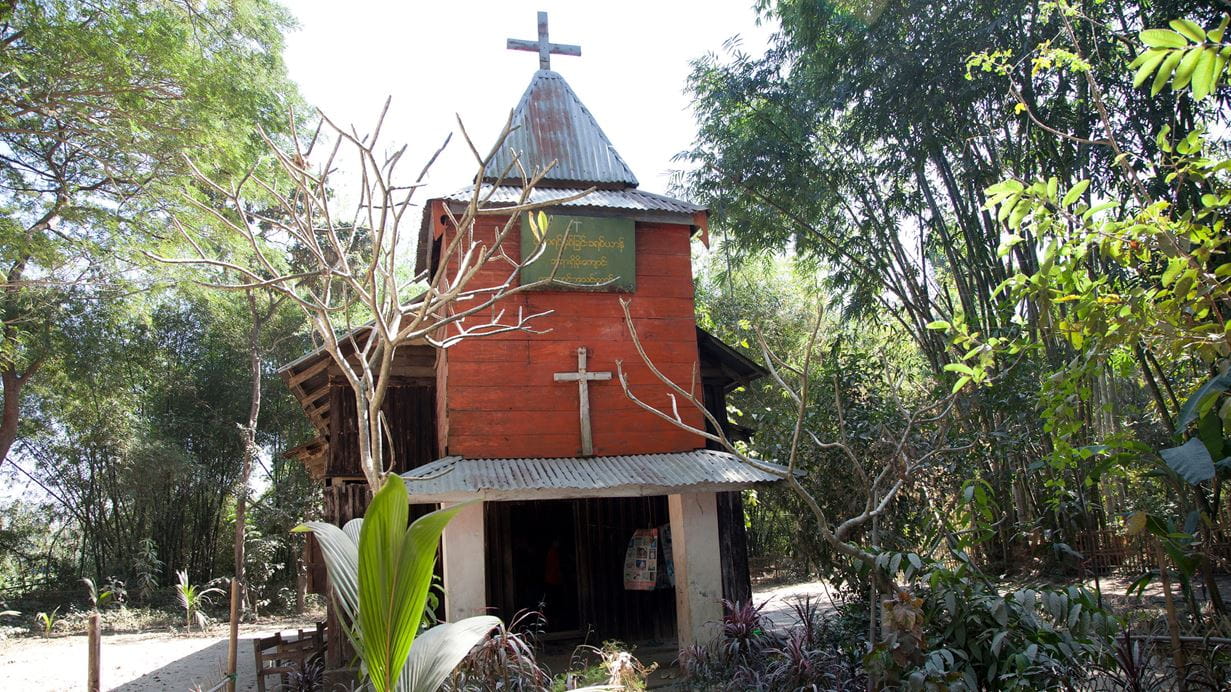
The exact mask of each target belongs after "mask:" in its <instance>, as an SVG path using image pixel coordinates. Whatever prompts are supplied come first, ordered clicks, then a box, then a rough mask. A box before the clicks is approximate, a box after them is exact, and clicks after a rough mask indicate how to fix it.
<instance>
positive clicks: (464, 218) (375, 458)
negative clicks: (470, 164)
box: [157, 101, 586, 491]
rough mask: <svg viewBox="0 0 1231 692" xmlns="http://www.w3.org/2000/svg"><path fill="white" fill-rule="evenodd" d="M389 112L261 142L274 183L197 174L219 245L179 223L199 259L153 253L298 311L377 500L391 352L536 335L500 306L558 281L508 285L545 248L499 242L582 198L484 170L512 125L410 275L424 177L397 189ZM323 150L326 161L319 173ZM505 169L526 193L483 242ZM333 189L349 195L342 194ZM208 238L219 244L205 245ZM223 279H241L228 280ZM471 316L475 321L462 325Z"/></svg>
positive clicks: (516, 166) (521, 174)
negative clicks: (339, 386) (544, 195)
mask: <svg viewBox="0 0 1231 692" xmlns="http://www.w3.org/2000/svg"><path fill="white" fill-rule="evenodd" d="M388 107H389V103H388V101H386V103H385V109H384V110H383V111H382V112H381V115H380V118H379V119H378V120H377V123H376V126H375V128H374V129H373V132H372V134H371V135H369V136H365V137H360V136H359V135H357V134H353V133H352V132H349V131H347V130H346V129H344V128H342V127H338V126H337V125H335V124H334V123H332V122H331V121H330V120H329V119H328V118H326V117H324V116H322V123H321V126H320V129H318V131H317V134H316V135H314V136H312V137H311V138H310V139H309V140H308V142H309V144H307V145H305V143H304V142H303V141H301V140H300V139H299V138H297V137H292V138H291V141H290V143H289V144H288V145H287V146H288V147H289V148H288V149H282V148H280V147H279V146H278V145H277V144H276V143H275V142H274V141H273V140H272V139H267V140H266V142H267V145H268V146H269V147H270V151H271V152H272V153H273V155H274V157H275V158H276V160H277V163H278V169H277V171H276V173H275V174H274V175H268V176H262V175H260V174H259V173H258V172H257V171H254V170H253V171H249V172H248V173H247V174H245V175H243V176H242V177H239V178H237V179H236V180H234V181H227V182H223V181H215V180H212V179H210V178H209V177H208V175H207V174H206V173H205V172H204V171H201V170H199V169H198V170H197V174H198V180H199V181H200V182H201V183H202V184H203V185H205V186H206V187H207V188H208V189H209V190H211V192H212V194H213V195H215V198H216V199H217V200H221V203H219V204H216V205H215V204H211V203H210V202H206V201H199V200H198V201H195V204H196V205H197V207H198V208H199V209H200V210H201V211H203V212H205V213H207V214H209V215H210V217H211V221H212V222H213V223H214V224H216V228H215V229H213V231H214V235H212V236H209V235H207V236H206V237H205V238H204V239H202V238H201V234H200V231H201V229H192V228H190V227H189V225H188V224H186V223H185V222H184V221H183V220H180V219H176V220H175V225H176V228H177V229H178V230H179V232H180V234H181V236H182V237H183V238H184V239H185V240H186V241H187V243H188V244H189V245H190V246H191V248H192V250H193V252H194V254H193V256H190V257H183V258H167V257H161V256H159V257H157V259H159V260H160V261H163V262H167V263H171V264H180V265H189V266H195V267H198V268H203V269H205V270H209V271H213V272H215V274H216V278H215V279H214V280H212V282H211V283H210V285H212V286H213V287H215V288H218V289H221V290H232V291H249V290H254V289H260V290H264V291H269V292H272V293H273V294H275V295H277V296H279V297H282V298H285V299H286V300H287V302H288V304H290V305H294V306H297V307H299V308H300V309H301V310H302V311H303V314H304V315H305V317H306V319H307V320H308V322H309V324H310V325H311V327H312V331H313V334H314V335H315V337H316V338H317V339H318V340H319V341H320V343H321V347H322V348H323V349H324V350H325V351H326V352H327V353H328V354H329V355H330V357H331V359H332V362H333V364H334V365H335V366H336V367H337V368H338V370H339V371H340V372H341V373H342V375H343V376H344V378H345V379H346V381H347V382H348V384H349V385H350V387H351V389H352V391H353V392H354V396H355V405H356V410H357V415H358V419H359V420H358V449H359V462H360V468H362V469H363V472H364V475H365V477H366V478H367V481H368V484H369V486H371V488H372V489H373V491H375V490H376V489H378V488H380V486H381V485H382V484H383V482H384V478H385V475H386V472H385V462H384V444H383V440H384V435H385V430H386V424H385V421H384V414H383V413H382V410H381V409H382V406H383V404H384V396H385V390H386V387H387V385H388V382H389V374H390V372H391V369H392V367H393V363H394V358H395V355H396V352H397V349H398V348H399V347H401V346H403V345H406V344H410V343H414V342H416V341H418V342H427V343H432V344H433V345H436V346H439V347H441V348H447V347H448V346H449V345H451V344H453V343H457V342H458V341H461V340H462V339H469V338H479V337H482V336H487V335H491V334H498V333H502V332H508V331H518V330H528V329H531V327H532V323H533V320H534V318H535V317H538V316H539V315H526V314H524V313H522V312H521V311H519V312H518V314H517V315H516V316H506V315H505V311H504V310H502V309H499V306H498V305H497V303H499V301H501V300H502V299H504V298H506V297H508V296H511V295H515V294H517V293H521V292H523V291H528V290H533V289H535V288H538V287H540V286H544V285H547V284H548V283H550V282H551V281H552V280H553V277H554V271H553V272H551V273H550V274H549V275H548V276H547V277H545V278H543V279H541V280H538V281H533V282H525V283H518V282H517V281H516V278H517V276H518V274H519V272H520V270H521V268H522V267H524V266H526V265H527V264H530V263H531V262H534V261H536V260H537V259H538V258H539V257H541V256H542V255H543V253H544V252H545V251H546V249H547V246H546V243H544V242H540V243H539V244H538V247H537V249H536V250H535V251H534V252H533V253H531V254H530V256H528V257H524V258H522V259H521V261H515V260H513V259H511V258H510V256H509V254H508V253H507V252H506V251H505V243H509V242H520V241H519V240H517V236H516V234H515V231H516V229H518V228H519V225H518V224H519V220H520V217H521V215H522V214H524V213H529V212H535V211H537V210H539V209H542V208H544V207H547V206H552V205H556V204H561V203H563V202H565V201H570V200H572V199H577V198H578V197H580V196H582V195H584V194H586V192H582V193H578V194H575V195H572V196H569V197H564V198H560V199H555V200H551V201H548V202H539V203H532V202H530V201H529V199H530V193H531V191H533V189H534V186H535V185H537V184H538V182H539V181H540V180H542V179H543V177H544V176H545V175H547V173H548V171H549V169H548V170H537V171H534V172H533V173H532V174H531V173H528V172H526V171H525V170H524V169H522V167H521V166H520V163H519V162H517V161H516V159H515V160H514V161H513V163H512V164H511V165H510V167H509V168H508V169H506V170H503V171H489V166H490V163H491V160H492V158H493V157H494V155H495V154H496V153H497V152H498V151H499V150H500V148H501V147H502V146H503V145H504V141H505V138H506V137H507V135H508V133H509V127H510V126H509V125H508V124H506V125H505V129H504V131H503V132H502V133H501V135H500V137H499V138H498V139H497V141H496V144H495V146H494V147H493V148H492V150H491V153H489V154H488V155H486V156H483V155H480V154H479V153H478V151H477V150H476V149H474V147H473V145H471V146H470V150H471V152H472V153H473V154H474V156H475V160H476V162H477V164H478V168H479V170H478V173H477V175H476V178H475V179H476V180H483V179H485V176H489V175H491V174H495V176H496V179H497V182H496V183H494V184H492V185H489V186H476V187H475V190H474V193H473V195H472V197H471V199H470V201H469V203H468V204H467V206H466V209H465V210H464V211H463V212H462V214H461V215H454V214H453V213H452V212H451V211H448V210H446V214H447V216H448V224H449V227H450V233H449V237H448V238H447V240H446V241H445V243H444V245H443V246H442V248H441V250H440V253H439V258H440V261H439V264H438V266H436V267H435V268H434V269H432V270H427V269H425V270H424V271H423V272H421V273H419V274H418V275H414V276H407V275H406V272H404V270H403V264H404V262H403V258H404V255H403V254H402V251H403V240H402V238H403V236H402V231H403V223H404V220H405V219H406V217H407V214H408V213H410V212H411V210H413V209H415V207H414V205H413V204H412V202H413V201H414V192H415V190H416V189H417V188H418V187H419V185H420V183H421V181H422V179H423V176H424V174H426V172H427V167H425V168H424V169H423V172H421V173H420V174H419V177H418V178H417V179H416V180H415V181H414V182H413V183H410V184H405V183H403V182H402V181H400V180H399V175H400V171H399V168H398V165H399V163H401V160H402V155H403V153H404V152H405V148H404V147H403V148H401V149H397V150H394V151H392V152H391V153H389V154H387V155H384V156H382V155H380V154H378V153H377V152H378V151H379V150H378V148H377V147H378V146H379V145H378V141H379V135H380V130H381V124H382V123H383V121H384V117H385V114H386V113H387V111H388ZM322 132H323V134H322ZM464 133H465V131H464V129H463V134H464ZM447 143H448V140H446V144H447ZM467 143H468V144H469V139H468V138H467ZM317 146H320V147H323V148H324V151H325V153H324V154H323V155H320V156H319V161H320V163H319V164H317V165H316V167H315V168H314V169H313V168H312V166H313V164H312V161H313V153H314V148H315V147H317ZM442 148H443V147H442ZM315 151H317V152H319V151H321V150H320V149H315ZM437 155H439V151H438V152H437ZM434 159H435V156H433V159H432V160H434ZM348 165H349V166H353V170H354V173H353V176H354V179H355V180H357V184H356V185H354V186H347V185H345V184H344V183H342V182H339V179H340V177H341V176H340V174H339V172H338V171H339V170H340V168H339V167H340V166H348ZM430 165H431V161H429V162H428V166H430ZM511 172H512V173H514V174H516V180H517V182H520V184H521V187H522V190H521V194H520V197H519V199H518V200H517V201H516V202H515V203H513V204H511V205H501V206H500V207H499V213H500V214H502V215H504V214H507V215H508V217H507V220H506V221H505V222H504V223H503V224H502V225H501V226H499V227H497V228H496V229H495V230H494V231H492V232H491V234H490V235H488V234H487V231H485V230H479V229H478V227H477V222H478V220H479V218H480V216H481V215H483V214H485V213H490V212H491V209H490V208H489V204H488V202H489V198H490V197H491V195H492V193H493V192H494V190H495V188H496V187H497V186H499V185H500V184H501V182H503V181H504V180H505V179H506V177H507V176H509V175H510V173H511ZM335 186H336V187H335ZM339 190H343V191H344V192H342V193H341V195H339ZM346 194H350V195H351V196H352V198H353V199H354V205H353V207H352V208H351V211H350V212H349V213H342V212H341V211H340V210H339V209H338V206H339V203H338V202H337V201H336V200H335V195H338V196H342V195H346ZM254 196H255V197H257V198H263V199H268V200H270V204H272V208H271V209H269V210H258V209H255V208H253V206H252V204H251V203H250V201H249V200H250V199H251V198H253V197H254ZM546 222H547V221H546V217H545V216H543V215H541V214H539V215H534V214H531V215H530V224H531V226H532V229H536V228H539V227H545V226H544V224H545V223H546ZM532 229H528V230H532ZM208 232H209V231H208V230H207V233H208ZM219 232H220V235H219ZM543 237H545V236H543ZM235 240H238V241H239V243H240V244H241V245H242V246H243V247H244V249H245V254H244V255H242V256H231V255H229V254H228V251H226V250H222V249H220V247H225V244H226V243H228V242H233V241H235ZM216 242H221V243H223V245H221V246H220V245H217V244H213V245H211V244H210V243H216ZM561 248H563V246H561ZM493 271H494V272H496V274H497V278H496V279H494V280H491V281H489V279H490V278H491V277H490V275H489V276H484V277H483V278H482V279H481V280H476V277H479V276H481V275H482V274H483V273H484V272H493ZM219 273H221V274H219ZM227 273H229V274H232V275H234V276H235V277H236V280H235V281H227V280H226V277H225V275H226V274H227ZM472 317H474V318H475V319H476V320H477V322H476V321H470V322H468V321H467V320H468V319H469V318H472Z"/></svg>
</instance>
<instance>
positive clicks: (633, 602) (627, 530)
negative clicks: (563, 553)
mask: <svg viewBox="0 0 1231 692" xmlns="http://www.w3.org/2000/svg"><path fill="white" fill-rule="evenodd" d="M575 502H576V508H575V510H574V512H575V514H574V520H575V522H576V535H577V564H578V572H579V576H580V579H581V584H580V596H581V617H582V622H588V623H590V624H591V625H592V626H593V627H594V635H595V636H594V637H592V642H593V643H598V642H601V641H603V640H604V639H609V638H613V637H614V638H617V639H622V640H624V641H642V642H644V641H651V640H657V641H670V640H672V639H674V638H675V625H676V622H675V590H674V589H657V590H654V591H627V590H625V589H624V555H625V553H626V551H627V550H628V540H629V538H631V537H632V535H633V531H635V530H637V529H648V528H656V527H659V526H662V525H664V524H666V523H668V522H669V521H670V517H669V516H668V514H667V498H666V496H663V495H658V496H654V497H613V498H595V499H586V500H575Z"/></svg>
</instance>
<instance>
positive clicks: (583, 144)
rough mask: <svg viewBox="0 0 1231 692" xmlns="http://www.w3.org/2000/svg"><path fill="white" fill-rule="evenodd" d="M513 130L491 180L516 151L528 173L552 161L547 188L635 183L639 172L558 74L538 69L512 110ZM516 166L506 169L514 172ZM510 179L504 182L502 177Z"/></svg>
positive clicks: (491, 175) (630, 185)
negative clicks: (621, 153) (504, 179)
mask: <svg viewBox="0 0 1231 692" xmlns="http://www.w3.org/2000/svg"><path fill="white" fill-rule="evenodd" d="M513 126H514V127H515V128H516V129H514V130H513V132H512V133H511V134H510V135H509V137H508V139H507V140H506V141H505V145H504V147H503V148H502V149H501V151H500V152H498V153H497V154H496V157H495V159H494V160H493V161H492V165H491V167H490V168H489V169H488V173H489V174H490V175H489V177H487V178H484V180H486V181H487V182H492V181H493V180H494V176H496V175H499V174H500V173H501V172H502V171H503V170H504V169H505V168H506V167H507V166H508V165H509V164H511V163H512V161H513V155H514V152H516V153H517V155H518V156H519V157H520V160H521V165H522V166H523V167H524V168H525V169H526V171H527V172H528V173H530V172H533V171H535V170H543V169H545V168H546V167H547V166H549V165H550V164H551V163H552V162H553V161H555V165H554V166H552V169H551V171H550V172H549V173H548V174H547V177H546V178H545V179H544V181H543V183H542V185H543V186H547V187H566V186H567V187H581V188H585V187H590V186H595V187H600V188H608V189H610V188H615V189H623V188H628V187H636V186H637V176H635V175H633V171H632V169H630V168H629V167H628V164H627V163H625V162H624V159H623V158H621V157H620V154H619V153H618V152H616V150H615V147H614V146H612V144H611V140H609V139H607V135H605V134H603V129H602V128H601V127H599V126H598V121H596V120H595V119H594V116H593V115H591V114H590V111H589V110H588V109H587V108H586V107H585V105H584V104H582V102H581V99H579V98H577V94H575V93H574V92H573V90H572V88H571V87H569V85H568V82H566V81H564V77H561V76H560V74H559V73H557V72H553V71H551V70H539V71H538V72H535V73H534V78H533V79H531V80H530V86H528V87H526V93H524V94H522V97H521V101H519V102H518V104H517V108H516V109H515V110H514V111H513ZM516 174H517V173H516V169H513V170H512V171H510V175H512V176H515V175H516ZM505 182H506V183H507V182H510V181H508V180H506V181H505Z"/></svg>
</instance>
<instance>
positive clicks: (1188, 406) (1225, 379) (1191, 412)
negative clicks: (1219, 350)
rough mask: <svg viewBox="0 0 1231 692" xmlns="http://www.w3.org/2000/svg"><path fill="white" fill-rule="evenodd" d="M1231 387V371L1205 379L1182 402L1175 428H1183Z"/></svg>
mask: <svg viewBox="0 0 1231 692" xmlns="http://www.w3.org/2000/svg"><path fill="white" fill-rule="evenodd" d="M1228 388H1231V371H1228V372H1224V373H1223V374H1221V375H1218V376H1217V377H1211V378H1210V379H1209V380H1206V382H1205V384H1203V385H1201V387H1200V388H1198V389H1197V391H1196V392H1194V393H1193V395H1192V396H1190V397H1188V400H1187V401H1185V402H1184V406H1183V407H1181V408H1180V418H1179V420H1178V421H1177V422H1176V429H1177V430H1183V429H1185V428H1187V427H1188V425H1189V424H1190V423H1192V422H1193V421H1195V420H1197V418H1199V417H1200V416H1201V415H1202V414H1203V413H1204V412H1205V411H1206V410H1208V409H1209V407H1210V406H1211V405H1213V403H1214V400H1215V398H1216V397H1217V396H1218V395H1219V394H1222V393H1223V392H1225V391H1227V389H1228Z"/></svg>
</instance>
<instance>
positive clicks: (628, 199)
mask: <svg viewBox="0 0 1231 692" xmlns="http://www.w3.org/2000/svg"><path fill="white" fill-rule="evenodd" d="M473 191H474V186H472V185H468V186H466V187H464V188H462V189H461V190H458V191H457V192H454V193H453V194H450V195H445V196H444V197H443V199H447V200H449V201H451V202H469V201H470V196H471V194H472V193H473ZM521 191H522V188H521V187H519V186H516V185H499V186H496V187H495V188H493V187H492V186H491V185H484V186H483V189H482V190H481V191H480V194H482V195H486V194H487V193H488V192H491V197H490V198H489V199H488V204H491V205H501V204H515V203H517V202H519V201H521ZM584 191H585V188H566V189H561V188H548V187H538V188H535V189H533V190H531V191H530V199H529V200H528V201H530V202H533V203H540V202H550V201H552V200H558V199H567V198H569V197H571V196H573V195H579V194H581V193H582V192H584ZM559 206H561V207H572V208H586V207H589V208H597V209H629V210H632V211H665V212H670V213H673V214H687V215H689V216H691V215H692V214H695V213H697V212H699V211H704V210H705V207H700V206H697V205H695V204H692V203H691V202H685V201H683V200H679V199H673V198H671V197H667V196H665V195H656V194H654V193H652V192H645V191H642V190H637V189H627V190H594V191H592V192H590V193H589V194H587V195H586V196H585V197H582V198H580V199H575V200H570V201H567V202H560V204H559ZM548 211H550V210H548Z"/></svg>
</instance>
